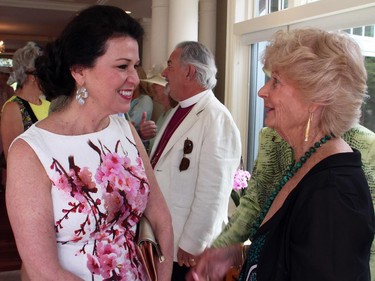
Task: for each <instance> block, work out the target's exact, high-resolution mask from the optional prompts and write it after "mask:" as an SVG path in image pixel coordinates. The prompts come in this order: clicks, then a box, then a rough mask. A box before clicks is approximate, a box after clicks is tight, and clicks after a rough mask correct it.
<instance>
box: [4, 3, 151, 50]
mask: <svg viewBox="0 0 375 281" xmlns="http://www.w3.org/2000/svg"><path fill="white" fill-rule="evenodd" d="M151 2H152V0H37V1H35V0H0V41H1V40H2V41H4V43H5V53H2V54H1V56H2V57H10V56H11V55H12V54H13V52H14V51H15V50H16V49H18V48H20V47H22V46H24V45H25V44H26V42H27V41H35V42H37V43H38V44H40V45H42V46H43V45H45V43H47V42H48V41H51V40H53V39H54V38H55V37H57V36H58V34H59V33H60V32H61V30H62V28H63V27H64V26H65V25H66V23H67V22H68V21H69V20H70V19H71V18H72V17H73V16H74V15H75V14H76V13H77V12H78V11H80V10H82V9H84V8H86V7H88V6H91V5H112V6H117V7H120V8H122V9H124V10H128V11H131V16H133V17H134V18H136V19H141V18H151Z"/></svg>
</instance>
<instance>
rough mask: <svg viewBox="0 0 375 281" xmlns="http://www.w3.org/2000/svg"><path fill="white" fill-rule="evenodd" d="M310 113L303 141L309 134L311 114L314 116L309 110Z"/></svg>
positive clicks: (306, 139)
mask: <svg viewBox="0 0 375 281" xmlns="http://www.w3.org/2000/svg"><path fill="white" fill-rule="evenodd" d="M309 113H310V115H309V120H307V126H306V131H305V141H308V140H309V134H310V125H311V121H312V119H313V116H314V113H313V112H309Z"/></svg>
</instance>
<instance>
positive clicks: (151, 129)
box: [139, 74, 178, 151]
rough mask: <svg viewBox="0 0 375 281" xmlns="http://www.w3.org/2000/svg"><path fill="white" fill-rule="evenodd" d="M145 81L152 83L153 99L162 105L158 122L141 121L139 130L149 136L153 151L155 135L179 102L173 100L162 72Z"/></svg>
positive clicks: (143, 134)
mask: <svg viewBox="0 0 375 281" xmlns="http://www.w3.org/2000/svg"><path fill="white" fill-rule="evenodd" d="M143 81H144V82H147V83H149V84H150V85H151V90H152V92H153V100H154V102H157V103H158V104H160V105H161V106H162V109H161V112H160V115H159V116H158V117H157V120H156V123H155V122H154V121H153V120H145V116H143V117H144V118H143V120H142V121H141V123H140V126H139V130H140V132H141V135H142V136H149V137H151V139H150V147H149V150H150V151H151V149H152V146H153V145H154V141H155V138H154V137H155V136H156V134H157V132H159V130H160V128H161V126H162V125H163V123H164V121H165V119H166V117H167V116H168V114H169V113H170V112H171V109H172V108H173V107H175V106H176V105H177V104H178V102H176V101H175V100H173V99H172V98H171V96H170V95H169V93H170V89H169V86H167V81H166V80H165V78H164V77H163V76H161V75H160V74H155V75H152V76H151V77H149V78H147V79H144V80H143Z"/></svg>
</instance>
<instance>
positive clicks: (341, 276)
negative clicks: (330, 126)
mask: <svg viewBox="0 0 375 281" xmlns="http://www.w3.org/2000/svg"><path fill="white" fill-rule="evenodd" d="M374 229H375V218H374V208H373V204H372V201H371V196H370V191H369V186H368V184H367V181H366V178H365V176H364V173H363V170H362V168H361V155H360V153H359V152H358V151H356V150H355V151H354V153H340V154H335V155H332V156H330V157H328V158H326V159H324V160H323V161H321V162H320V163H318V164H317V165H316V166H315V167H313V169H311V170H310V171H309V172H308V173H307V174H306V175H305V177H304V178H303V179H302V180H301V181H300V183H299V184H298V185H297V186H296V188H295V189H294V190H293V191H292V192H291V193H290V194H289V196H288V197H287V199H286V200H285V202H284V204H283V206H282V207H281V208H280V209H279V210H278V212H277V213H276V214H275V215H274V216H273V217H272V218H271V219H270V220H269V221H268V222H267V223H265V224H264V225H263V226H262V227H260V228H259V230H258V232H257V234H256V235H255V236H254V242H255V243H253V244H254V247H253V249H250V252H249V254H250V255H252V256H254V250H259V251H260V254H259V259H258V260H259V262H258V263H257V264H255V266H254V264H249V262H248V263H247V265H246V266H244V272H242V278H241V280H247V279H246V277H247V276H246V275H247V274H244V273H245V272H246V273H248V271H249V268H250V267H251V266H252V267H253V268H255V270H254V271H253V272H254V273H256V274H255V275H253V276H252V277H251V278H250V279H248V280H257V281H265V280H269V281H281V280H293V281H310V280H311V281H317V280H319V281H326V280H327V281H328V280H330V281H341V280H356V281H367V280H370V271H369V257H370V247H371V243H372V240H373V238H374ZM257 240H258V241H261V242H262V241H264V242H263V243H257V242H256V241H257ZM259 244H260V246H259ZM262 244H263V245H262ZM254 248H257V249H254Z"/></svg>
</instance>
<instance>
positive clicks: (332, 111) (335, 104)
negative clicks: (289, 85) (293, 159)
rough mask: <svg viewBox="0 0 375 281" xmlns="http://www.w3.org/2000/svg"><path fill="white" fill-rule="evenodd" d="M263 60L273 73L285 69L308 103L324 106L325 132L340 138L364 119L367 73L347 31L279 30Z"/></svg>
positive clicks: (322, 119)
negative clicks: (363, 106)
mask: <svg viewBox="0 0 375 281" xmlns="http://www.w3.org/2000/svg"><path fill="white" fill-rule="evenodd" d="M263 63H264V67H265V69H267V70H268V71H275V70H276V71H282V73H283V74H284V75H286V77H287V78H288V79H290V80H291V81H293V82H294V83H295V84H296V85H297V87H298V89H299V90H300V92H301V94H302V95H303V98H304V99H305V100H306V101H310V102H313V103H316V104H320V105H323V107H324V108H323V111H322V115H321V120H320V126H321V128H322V129H323V131H325V132H327V133H329V132H331V133H333V134H335V135H336V136H341V135H342V134H343V133H344V132H346V131H347V130H349V129H350V128H351V127H352V126H353V125H354V124H356V123H358V122H359V118H360V116H361V106H362V104H363V101H364V98H365V97H366V91H367V84H366V80H367V72H366V69H365V65H364V58H363V56H362V54H361V50H360V47H359V46H358V44H357V43H356V42H355V41H354V40H353V39H352V38H350V37H349V35H347V34H346V33H339V32H327V31H324V30H320V29H316V28H305V29H296V30H292V31H290V32H284V31H279V32H277V33H276V34H275V35H274V37H273V39H272V40H271V41H270V44H269V45H268V46H267V48H266V50H265V53H264V56H263Z"/></svg>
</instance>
